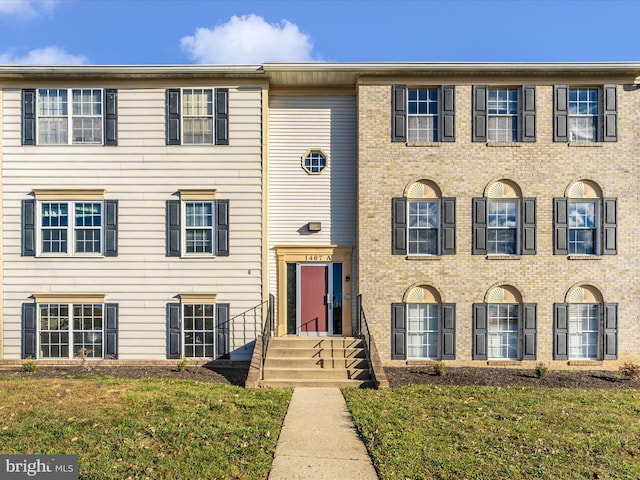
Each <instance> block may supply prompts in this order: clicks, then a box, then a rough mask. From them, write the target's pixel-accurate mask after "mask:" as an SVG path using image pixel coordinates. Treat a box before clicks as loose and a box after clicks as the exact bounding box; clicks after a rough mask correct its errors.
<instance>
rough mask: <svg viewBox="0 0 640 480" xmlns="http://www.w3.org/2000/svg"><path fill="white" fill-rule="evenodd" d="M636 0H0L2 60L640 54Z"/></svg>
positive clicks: (497, 58) (527, 58)
mask: <svg viewBox="0 0 640 480" xmlns="http://www.w3.org/2000/svg"><path fill="white" fill-rule="evenodd" d="M639 24H640V0H608V1H606V0H604V1H600V0H592V1H583V0H572V1H564V0H557V1H554V0H537V1H530V0H501V1H482V0H449V1H438V0H431V1H427V0H412V1H405V0H397V1H387V0H378V1H376V0H358V1H338V0H324V1H316V0H308V1H303V0H298V1H295V0H289V1H268V0H262V1H205V0H181V1H175V0H157V1H152V0H109V1H106V0H40V1H29V0H0V64H96V65H116V64H118V65H120V64H122V65H129V64H189V63H225V64H226V63H262V62H263V61H309V60H312V61H329V62H441V61H454V62H457V61H468V62H485V61H486V62H556V61H562V62H570V61H579V62H582V61H584V62H598V61H640V36H639V35H638V33H639V32H640V27H639Z"/></svg>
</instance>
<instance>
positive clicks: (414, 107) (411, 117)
mask: <svg viewBox="0 0 640 480" xmlns="http://www.w3.org/2000/svg"><path fill="white" fill-rule="evenodd" d="M408 93H409V97H408V105H407V141H409V142H437V141H438V140H439V139H440V135H439V132H438V127H439V126H438V115H439V114H438V89H437V88H409V90H408Z"/></svg>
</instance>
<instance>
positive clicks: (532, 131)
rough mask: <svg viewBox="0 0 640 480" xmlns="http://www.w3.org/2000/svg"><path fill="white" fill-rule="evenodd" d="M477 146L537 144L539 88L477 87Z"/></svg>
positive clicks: (475, 112)
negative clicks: (479, 144) (479, 143)
mask: <svg viewBox="0 0 640 480" xmlns="http://www.w3.org/2000/svg"><path fill="white" fill-rule="evenodd" d="M472 116H473V126H472V128H473V131H472V140H473V141H474V142H489V143H495V142H535V141H536V87H535V85H523V86H521V87H487V86H486V85H474V86H473V111H472Z"/></svg>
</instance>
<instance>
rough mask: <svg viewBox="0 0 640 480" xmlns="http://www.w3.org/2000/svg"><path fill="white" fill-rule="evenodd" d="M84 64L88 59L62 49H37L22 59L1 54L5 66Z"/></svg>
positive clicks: (1, 60)
mask: <svg viewBox="0 0 640 480" xmlns="http://www.w3.org/2000/svg"><path fill="white" fill-rule="evenodd" d="M1 1H2V0H0V2H1ZM83 63H87V58H86V57H83V56H82V55H72V54H71V53H68V52H66V51H65V50H64V49H62V48H60V47H45V48H36V49H35V50H31V51H29V52H28V53H27V54H26V55H24V56H22V57H20V56H16V55H13V54H11V53H0V64H5V65H82V64H83Z"/></svg>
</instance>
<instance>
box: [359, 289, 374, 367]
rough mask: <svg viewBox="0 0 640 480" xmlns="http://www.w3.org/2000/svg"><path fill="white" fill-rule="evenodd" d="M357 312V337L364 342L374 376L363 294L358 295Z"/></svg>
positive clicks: (369, 333)
mask: <svg viewBox="0 0 640 480" xmlns="http://www.w3.org/2000/svg"><path fill="white" fill-rule="evenodd" d="M356 302H357V307H356V308H357V310H358V324H357V325H356V327H357V329H356V336H358V337H360V338H361V339H362V341H363V342H364V347H365V348H364V351H365V355H366V357H367V361H368V363H369V373H370V374H371V375H372V376H373V366H372V363H371V332H369V324H368V323H367V316H366V315H365V313H364V308H363V306H362V294H361V293H360V294H358V296H357V297H356Z"/></svg>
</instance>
